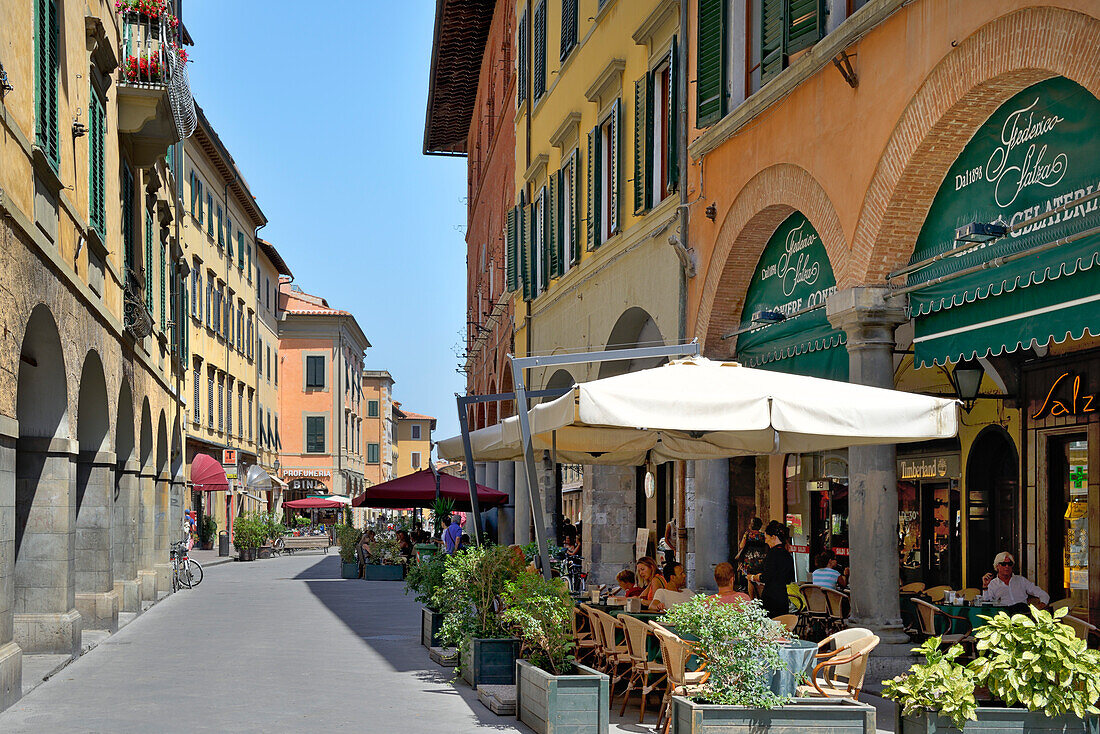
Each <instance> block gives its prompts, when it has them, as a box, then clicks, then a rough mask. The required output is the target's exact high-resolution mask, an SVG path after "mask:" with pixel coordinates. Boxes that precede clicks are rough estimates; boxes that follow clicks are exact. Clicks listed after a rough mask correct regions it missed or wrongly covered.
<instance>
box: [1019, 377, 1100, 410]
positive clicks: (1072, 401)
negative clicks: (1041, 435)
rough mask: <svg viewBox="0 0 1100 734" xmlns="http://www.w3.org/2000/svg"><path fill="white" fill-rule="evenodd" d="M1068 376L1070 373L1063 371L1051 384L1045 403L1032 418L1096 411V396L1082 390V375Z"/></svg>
mask: <svg viewBox="0 0 1100 734" xmlns="http://www.w3.org/2000/svg"><path fill="white" fill-rule="evenodd" d="M1068 378H1069V373H1068V372H1063V373H1062V374H1060V375H1058V378H1057V379H1056V380H1055V381H1054V382H1052V383H1051V384H1050V389H1049V390H1047V395H1046V397H1045V398H1044V399H1043V404H1042V405H1040V406H1039V410H1037V411H1036V412H1035V414H1034V415H1033V416H1031V418H1032V420H1039V419H1040V418H1045V417H1047V416H1048V415H1049V416H1050V417H1052V418H1057V417H1058V416H1061V415H1084V414H1085V413H1095V412H1096V405H1095V404H1094V401H1095V399H1096V396H1095V395H1089V394H1087V393H1085V392H1083V391H1082V389H1081V382H1082V381H1081V375H1074V376H1073V379H1068Z"/></svg>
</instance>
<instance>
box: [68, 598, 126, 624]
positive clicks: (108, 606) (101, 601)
mask: <svg viewBox="0 0 1100 734" xmlns="http://www.w3.org/2000/svg"><path fill="white" fill-rule="evenodd" d="M118 600H119V594H118V592H117V591H114V590H112V591H104V592H101V593H98V594H77V595H76V611H78V612H80V616H81V617H83V618H84V629H90V630H107V631H109V632H118Z"/></svg>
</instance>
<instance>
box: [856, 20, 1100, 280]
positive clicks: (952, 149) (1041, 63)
mask: <svg viewBox="0 0 1100 734" xmlns="http://www.w3.org/2000/svg"><path fill="white" fill-rule="evenodd" d="M1054 76H1064V77H1066V78H1067V79H1070V80H1072V81H1075V82H1077V83H1078V84H1080V85H1081V86H1083V87H1085V88H1086V89H1088V90H1089V91H1090V92H1092V93H1093V94H1094V95H1096V96H1098V97H1100V20H1098V19H1096V18H1092V17H1089V16H1087V15H1083V14H1081V13H1077V12H1073V11H1069V10H1063V9H1061V8H1027V9H1024V10H1019V11H1016V12H1014V13H1010V14H1008V15H1005V16H1002V17H1000V18H998V19H996V20H994V21H992V22H990V23H988V24H986V25H985V26H982V27H981V28H980V29H979V30H977V31H976V32H975V33H973V34H972V35H971V36H969V37H968V38H966V39H965V40H964V41H962V42H961V43H960V44H959V46H958V48H956V49H955V50H954V51H953V52H951V53H950V54H949V55H948V56H947V57H946V58H944V59H943V60H942V61H941V62H940V63H939V64H938V65H937V66H936V67H935V68H934V69H933V70H932V72H931V73H930V74H929V75H928V78H927V80H925V82H924V84H923V85H921V87H920V89H919V90H918V91H917V93H916V94H915V95H914V96H913V99H912V100H910V102H909V105H908V106H907V107H906V109H905V112H903V113H902V116H901V119H900V120H899V121H898V124H897V127H895V128H894V132H893V134H892V135H891V137H890V140H889V142H888V143H887V144H886V147H885V149H884V152H883V154H882V157H881V158H880V159H879V164H878V168H877V169H876V170H875V174H874V177H873V178H872V179H871V183H870V185H869V186H868V188H867V194H866V196H865V198H864V200H863V207H862V210H861V212H860V215H859V220H858V221H857V223H856V230H855V234H854V236H853V238H852V251H851V256H850V263H849V269H848V274H849V275H850V277H851V279H852V280H851V283H853V284H854V283H872V282H882V281H883V280H884V279H885V278H886V275H887V274H888V273H889V272H890V271H891V270H894V269H896V268H897V267H899V266H901V265H903V264H904V263H906V262H908V260H909V257H910V255H911V254H912V252H913V247H914V246H915V244H916V241H917V235H918V234H919V233H920V229H921V227H922V226H923V224H924V219H925V217H926V216H927V214H928V209H929V207H930V206H931V205H932V200H933V198H935V196H936V193H937V192H938V191H939V188H940V184H941V183H942V181H943V178H944V176H945V175H946V174H947V171H948V169H949V168H950V167H951V164H953V163H954V162H955V159H956V158H957V157H958V155H959V153H960V152H961V151H962V149H963V147H965V145H966V144H967V143H968V142H969V141H970V139H971V137H973V135H974V132H975V131H976V130H977V129H978V128H979V127H980V126H981V125H982V123H984V122H985V121H986V120H987V119H989V116H990V115H992V114H993V113H994V112H995V111H996V110H997V108H998V107H999V106H1000V105H1001V104H1002V103H1004V102H1005V101H1006V100H1008V99H1009V98H1010V97H1012V95H1014V94H1016V93H1017V92H1020V91H1021V90H1023V89H1025V88H1027V87H1029V86H1031V85H1033V84H1036V83H1038V82H1041V81H1043V80H1045V79H1049V78H1050V77H1054ZM837 282H838V283H840V282H841V278H840V276H839V275H838V276H837Z"/></svg>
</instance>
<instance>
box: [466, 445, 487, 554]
mask: <svg viewBox="0 0 1100 734" xmlns="http://www.w3.org/2000/svg"><path fill="white" fill-rule="evenodd" d="M474 481H475V482H477V483H478V484H481V485H484V484H485V462H484V461H477V462H474ZM463 530H464V531H465V532H466V533H467V534H469V536H470V538H471V539H472V538H473V537H474V514H473V513H472V512H471V513H468V514H467V515H466V527H465V528H463Z"/></svg>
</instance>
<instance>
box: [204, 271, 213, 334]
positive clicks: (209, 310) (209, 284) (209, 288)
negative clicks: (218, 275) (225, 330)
mask: <svg viewBox="0 0 1100 734" xmlns="http://www.w3.org/2000/svg"><path fill="white" fill-rule="evenodd" d="M211 275H212V274H211V273H207V274H206V318H205V319H204V321H203V323H205V324H206V326H207V327H208V328H209V327H210V325H211V323H212V321H211V317H212V315H213V310H214V279H213V278H212V277H211Z"/></svg>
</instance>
